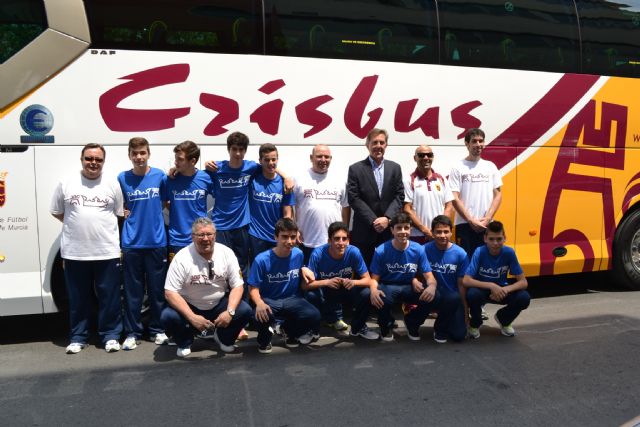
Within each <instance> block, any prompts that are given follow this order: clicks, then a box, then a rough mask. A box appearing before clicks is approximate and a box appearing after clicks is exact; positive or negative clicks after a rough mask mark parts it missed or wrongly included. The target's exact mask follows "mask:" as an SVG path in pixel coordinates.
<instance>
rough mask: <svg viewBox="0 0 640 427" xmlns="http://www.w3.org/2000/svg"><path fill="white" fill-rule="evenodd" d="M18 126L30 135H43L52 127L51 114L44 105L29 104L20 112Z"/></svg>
mask: <svg viewBox="0 0 640 427" xmlns="http://www.w3.org/2000/svg"><path fill="white" fill-rule="evenodd" d="M20 126H22V129H23V130H24V131H25V132H26V133H27V134H28V135H31V136H44V135H46V134H48V133H49V132H51V129H53V114H51V111H49V109H48V108H47V107H45V106H44V105H38V104H34V105H29V106H28V107H27V108H25V109H24V110H23V111H22V114H20Z"/></svg>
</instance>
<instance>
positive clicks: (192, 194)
mask: <svg viewBox="0 0 640 427" xmlns="http://www.w3.org/2000/svg"><path fill="white" fill-rule="evenodd" d="M205 196H206V192H205V191H204V190H193V191H187V190H182V191H175V190H173V198H174V200H198V199H202V198H203V197H205Z"/></svg>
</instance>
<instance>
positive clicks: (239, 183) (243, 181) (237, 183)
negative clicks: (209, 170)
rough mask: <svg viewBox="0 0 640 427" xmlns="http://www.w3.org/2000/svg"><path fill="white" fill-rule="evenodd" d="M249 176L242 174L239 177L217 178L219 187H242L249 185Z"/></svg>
mask: <svg viewBox="0 0 640 427" xmlns="http://www.w3.org/2000/svg"><path fill="white" fill-rule="evenodd" d="M250 178H251V176H249V175H244V176H241V177H240V178H227V179H222V178H219V179H218V183H219V184H220V188H242V187H246V186H247V185H249V179H250Z"/></svg>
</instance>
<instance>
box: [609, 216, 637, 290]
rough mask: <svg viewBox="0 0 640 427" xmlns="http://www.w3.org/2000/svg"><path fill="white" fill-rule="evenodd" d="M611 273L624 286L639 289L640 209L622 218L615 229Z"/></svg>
mask: <svg viewBox="0 0 640 427" xmlns="http://www.w3.org/2000/svg"><path fill="white" fill-rule="evenodd" d="M613 274H614V277H615V279H616V281H617V282H618V283H619V284H620V285H622V286H624V287H625V288H629V289H632V290H636V291H637V290H640V209H636V210H635V211H633V212H631V213H630V214H629V215H628V216H627V217H626V218H624V219H623V220H622V223H621V224H620V226H619V227H618V229H617V230H616V236H615V239H614V241H613Z"/></svg>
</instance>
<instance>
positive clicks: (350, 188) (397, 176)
mask: <svg viewBox="0 0 640 427" xmlns="http://www.w3.org/2000/svg"><path fill="white" fill-rule="evenodd" d="M388 139H389V135H388V133H387V131H386V130H384V129H372V130H371V131H370V132H369V134H368V135H367V142H366V147H367V149H368V150H369V156H368V157H367V158H366V159H364V160H361V161H359V162H356V163H354V164H352V165H351V166H350V167H349V174H348V178H347V193H348V197H349V205H350V206H351V209H352V211H353V227H352V229H351V242H352V243H353V244H354V245H355V246H356V247H357V248H358V249H360V252H362V256H363V258H364V260H365V262H366V263H367V265H369V264H370V263H371V258H372V257H373V251H374V249H375V248H376V247H377V246H378V245H380V244H382V243H384V242H386V241H387V240H389V239H391V232H390V230H389V221H390V219H391V218H393V217H394V216H395V215H396V214H397V213H398V212H399V211H400V210H401V209H402V203H403V201H404V186H403V185H402V171H401V170H400V165H399V164H397V163H395V162H392V161H391V160H386V159H385V158H384V153H385V150H386V149H387V141H388Z"/></svg>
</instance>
